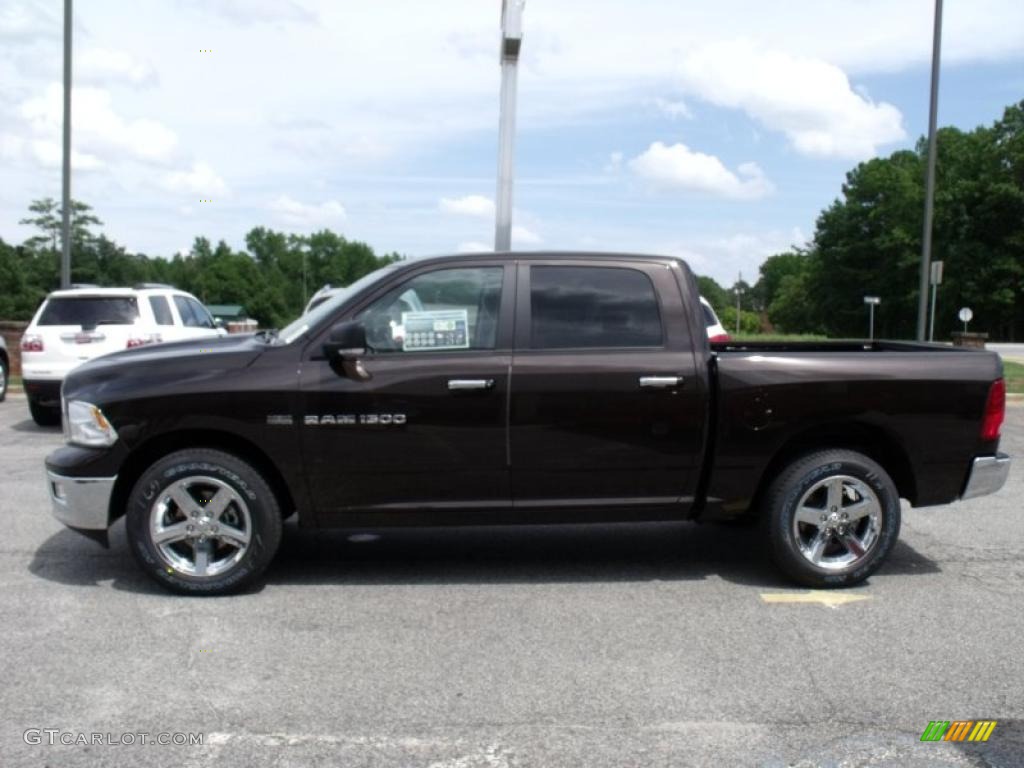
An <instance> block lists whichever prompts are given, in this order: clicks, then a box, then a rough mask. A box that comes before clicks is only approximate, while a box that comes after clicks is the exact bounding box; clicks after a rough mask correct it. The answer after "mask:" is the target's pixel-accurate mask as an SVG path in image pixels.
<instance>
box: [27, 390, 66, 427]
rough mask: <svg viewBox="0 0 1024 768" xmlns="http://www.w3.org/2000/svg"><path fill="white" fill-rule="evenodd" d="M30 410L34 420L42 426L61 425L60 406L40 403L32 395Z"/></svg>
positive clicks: (29, 403)
mask: <svg viewBox="0 0 1024 768" xmlns="http://www.w3.org/2000/svg"><path fill="white" fill-rule="evenodd" d="M28 410H29V412H30V413H31V414H32V420H33V421H34V422H35V423H36V424H38V425H39V426H40V427H59V426H60V408H57V407H55V406H52V405H40V404H39V403H37V402H36V401H35V400H33V399H32V398H31V397H30V398H29V399H28Z"/></svg>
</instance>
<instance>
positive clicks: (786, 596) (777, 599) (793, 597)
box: [761, 589, 871, 610]
mask: <svg viewBox="0 0 1024 768" xmlns="http://www.w3.org/2000/svg"><path fill="white" fill-rule="evenodd" d="M761 599H762V600H763V601H764V602H766V603H818V604H820V605H824V606H826V607H828V608H831V609H833V610H839V606H841V605H846V604H847V603H856V602H858V601H860V600H870V599H871V595H862V594H851V593H849V592H835V591H833V590H831V589H812V590H810V591H809V592H762V593H761Z"/></svg>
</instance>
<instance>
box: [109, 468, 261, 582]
mask: <svg viewBox="0 0 1024 768" xmlns="http://www.w3.org/2000/svg"><path fill="white" fill-rule="evenodd" d="M127 526H128V539H129V541H130V542H131V548H132V552H133V553H134V555H135V558H136V560H138V562H139V564H140V565H141V566H142V568H143V570H144V571H146V573H147V574H149V576H150V577H151V578H153V579H155V580H156V581H157V583H159V584H160V585H161V586H163V587H165V588H167V589H169V590H171V591H173V592H178V593H180V594H190V595H223V594H228V593H231V592H237V591H238V590H240V589H243V588H244V587H246V586H248V585H250V584H251V583H252V582H254V581H255V580H256V579H258V578H259V577H260V575H261V574H262V573H263V571H264V570H266V568H267V566H268V565H269V564H270V561H271V560H272V559H273V557H274V554H275V553H276V552H277V548H278V545H279V544H280V542H281V512H280V509H279V507H278V503H277V499H276V498H275V497H274V494H273V492H272V491H271V490H270V487H269V486H268V485H267V483H266V482H265V481H264V480H263V478H262V477H261V476H260V474H259V473H258V472H257V471H256V470H255V469H253V468H252V467H251V466H250V465H249V464H247V463H246V462H245V461H243V460H242V459H240V458H238V457H237V456H233V455H231V454H229V453H224V452H222V451H216V450H210V449H193V450H184V451H177V452H176V453H172V454H170V455H168V456H165V457H164V458H162V459H160V460H159V461H157V462H156V463H155V464H153V465H152V466H151V467H150V468H149V469H147V470H146V471H145V472H144V473H143V474H142V476H141V477H140V478H139V480H138V481H137V482H136V483H135V487H134V488H133V489H132V491H131V495H130V496H129V498H128V511H127Z"/></svg>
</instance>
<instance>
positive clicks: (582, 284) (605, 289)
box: [530, 266, 662, 349]
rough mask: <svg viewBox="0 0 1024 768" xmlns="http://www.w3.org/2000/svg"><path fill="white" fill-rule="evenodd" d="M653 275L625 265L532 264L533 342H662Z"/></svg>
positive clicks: (544, 345) (564, 345)
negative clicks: (576, 265)
mask: <svg viewBox="0 0 1024 768" xmlns="http://www.w3.org/2000/svg"><path fill="white" fill-rule="evenodd" d="M661 344H662V329H661V315H660V313H659V311H658V298H657V295H656V294H655V292H654V285H653V284H652V283H651V279H650V278H649V277H648V276H647V275H646V274H644V273H643V272H641V271H640V270H637V269H627V268H624V267H569V266H566V267H545V266H534V267H531V268H530V346H531V347H533V348H534V349H572V348H580V347H584V348H586V347H659V346H661Z"/></svg>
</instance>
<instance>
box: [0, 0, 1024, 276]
mask: <svg viewBox="0 0 1024 768" xmlns="http://www.w3.org/2000/svg"><path fill="white" fill-rule="evenodd" d="M945 6H946V8H945V19H944V38H943V52H942V76H941V80H940V96H939V124H940V125H956V126H958V127H961V128H964V129H971V128H974V127H975V126H977V125H982V124H988V123H991V122H992V121H993V120H995V119H997V118H998V117H999V116H1000V115H1001V114H1002V111H1003V109H1004V108H1005V107H1006V106H1007V105H1009V104H1011V103H1013V102H1015V101H1019V100H1020V99H1022V98H1024V3H1021V2H1020V1H1019V0H970V1H969V2H968V0H948V1H947V2H946V4H945ZM500 7H501V3H500V0H433V1H432V2H424V1H423V0H386V2H382V1H381V0H175V1H174V2H171V0H137V2H134V3H131V4H125V3H124V2H123V1H122V2H114V1H113V0H90V2H88V3H82V2H80V3H76V4H75V13H76V15H75V18H74V54H73V69H74V88H73V153H72V164H73V180H72V194H73V197H75V198H76V199H79V200H83V201H85V202H87V203H89V204H90V205H92V206H93V208H94V209H95V211H96V213H97V214H98V215H99V217H100V218H101V219H102V220H103V222H104V227H103V231H104V232H105V233H106V234H107V236H108V237H110V238H112V239H113V240H115V241H116V242H118V243H119V244H121V245H123V246H125V247H126V248H127V249H128V250H130V251H137V252H143V253H146V254H148V255H151V256H152V255H159V256H171V255H173V254H175V253H178V252H187V251H188V249H189V248H190V246H191V244H192V242H193V240H194V238H195V237H197V236H206V237H209V238H211V239H212V240H215V241H216V240H219V239H224V240H226V241H227V242H228V243H229V244H230V245H231V246H233V247H235V248H243V247H244V236H245V233H246V232H247V231H248V230H249V229H251V228H252V227H255V226H265V227H271V228H275V229H279V230H284V231H288V232H297V233H305V232H311V231H315V230H317V229H321V228H330V229H332V230H335V231H338V232H340V233H342V234H344V235H345V236H346V237H348V238H351V239H357V240H363V241H365V242H368V243H369V244H370V245H371V246H373V248H374V249H376V250H377V251H378V252H381V253H385V252H393V251H397V252H398V253H401V254H404V255H407V256H411V257H415V256H422V255H427V254H438V253H451V252H455V251H472V250H486V249H488V248H490V247H491V244H492V243H493V237H494V233H493V227H494V195H495V184H496V178H495V170H496V165H497V157H496V153H497V125H498V88H499V83H500V67H499V63H498V47H499V36H500V32H499V30H500V26H499V17H500ZM932 11H933V3H932V0H856V1H854V0H812V1H810V2H805V1H804V0H787V1H786V2H784V3H766V2H764V0H718V1H717V2H715V3H708V2H693V1H689V2H687V1H681V0H671V1H669V0H631V2H628V3H624V2H621V0H590V1H589V2H584V1H583V0H527V2H526V8H525V13H524V40H523V46H522V53H521V62H520V77H519V100H518V124H517V136H516V158H515V164H516V186H515V193H514V230H513V247H514V248H516V249H521V250H538V249H572V250H619V251H630V252H647V253H668V254H675V255H678V256H681V257H684V258H686V259H687V260H688V261H689V263H690V265H691V266H692V267H693V268H694V269H695V270H696V271H697V272H698V273H701V274H707V275H711V276H712V277H714V278H715V279H717V280H718V281H719V282H721V283H723V284H726V285H728V284H732V283H733V282H735V280H736V278H737V275H738V273H739V272H740V271H742V272H743V276H744V278H745V279H746V280H748V281H753V280H754V279H756V272H757V268H758V265H759V264H760V263H761V262H762V261H763V260H764V259H765V258H766V257H767V256H769V255H771V254H773V253H777V252H779V251H782V250H785V249H787V248H789V247H790V246H793V245H802V244H804V243H805V242H806V241H807V240H808V238H810V237H811V236H812V235H813V232H814V222H815V219H816V217H817V215H818V213H819V212H820V211H821V210H822V209H823V208H825V207H826V206H828V205H829V204H830V203H831V202H832V201H833V200H834V199H835V198H836V197H838V196H839V195H840V194H841V185H842V182H843V179H844V175H845V173H846V172H847V171H849V170H850V169H851V168H852V167H854V166H855V165H856V164H857V163H858V162H860V161H863V160H867V159H869V158H871V157H875V156H880V155H881V156H884V155H888V154H889V153H891V152H893V151H895V150H898V149H902V148H906V147H912V146H913V145H914V143H915V141H916V140H917V138H918V137H919V136H920V135H922V134H923V133H925V132H926V131H927V119H928V87H929V68H930V56H931V37H932ZM61 34H62V16H61V4H60V3H57V2H28V1H23V0H4V2H3V3H2V4H0V237H2V238H3V239H4V240H6V241H8V242H15V243H20V242H22V241H23V240H25V239H26V238H27V237H29V236H30V235H31V234H32V232H31V229H30V228H29V227H26V226H23V225H20V224H19V223H18V222H19V220H20V219H22V218H24V217H25V216H26V215H27V207H28V205H29V203H30V202H31V201H32V200H33V199H36V198H40V197H46V196H49V197H53V198H55V199H58V200H59V199H60V191H61V187H60V163H61V144H60V136H61V133H60V131H61V119H62V118H61V115H62V112H61V77H62V74H61V72H62V69H61V67H62V48H61Z"/></svg>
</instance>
